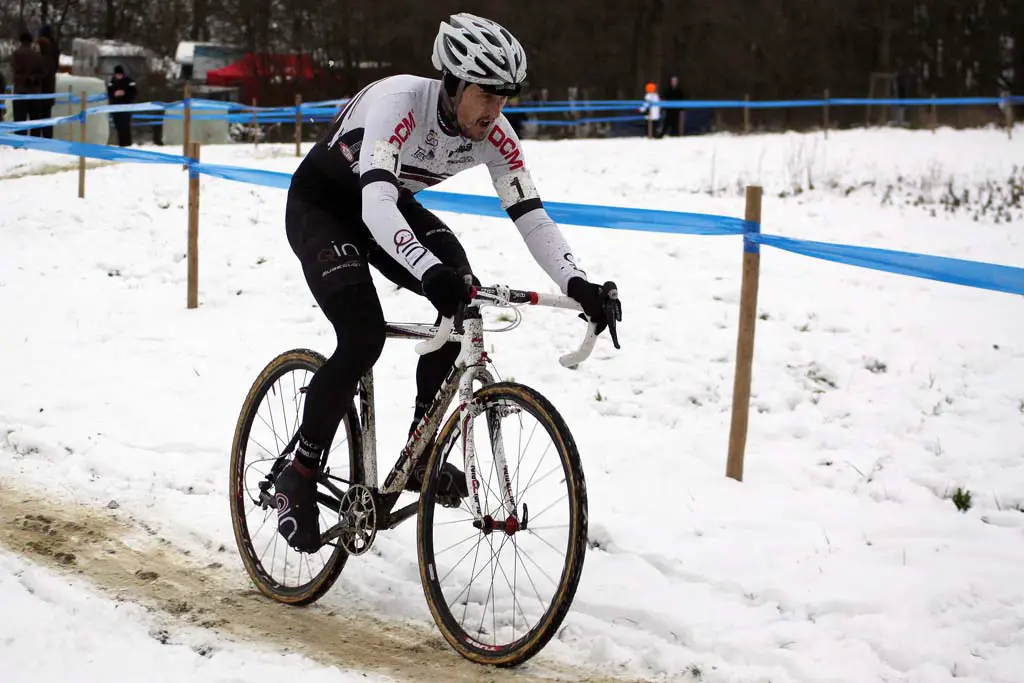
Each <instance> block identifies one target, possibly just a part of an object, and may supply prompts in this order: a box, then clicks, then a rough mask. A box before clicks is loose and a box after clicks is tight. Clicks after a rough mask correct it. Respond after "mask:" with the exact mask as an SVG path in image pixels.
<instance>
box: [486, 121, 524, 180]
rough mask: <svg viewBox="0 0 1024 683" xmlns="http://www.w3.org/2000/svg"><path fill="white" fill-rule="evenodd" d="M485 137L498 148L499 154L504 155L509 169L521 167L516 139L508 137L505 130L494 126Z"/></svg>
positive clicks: (513, 169)
mask: <svg viewBox="0 0 1024 683" xmlns="http://www.w3.org/2000/svg"><path fill="white" fill-rule="evenodd" d="M487 139H488V140H490V141H491V144H492V145H494V146H495V147H497V148H498V152H499V153H500V154H501V156H503V157H505V161H507V162H508V168H509V170H510V171H515V170H516V169H519V168H522V167H523V162H522V161H520V159H519V146H518V145H516V141H515V140H514V139H512V138H511V137H509V136H508V135H507V134H506V133H505V131H503V130H502V129H501V128H499V127H498V126H495V127H494V128H492V129H491V134H490V135H488V136H487Z"/></svg>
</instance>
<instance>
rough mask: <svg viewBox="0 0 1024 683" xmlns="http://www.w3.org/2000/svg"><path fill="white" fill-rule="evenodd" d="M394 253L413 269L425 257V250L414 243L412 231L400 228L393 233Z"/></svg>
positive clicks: (414, 237) (417, 243) (414, 238)
mask: <svg viewBox="0 0 1024 683" xmlns="http://www.w3.org/2000/svg"><path fill="white" fill-rule="evenodd" d="M395 253H397V254H400V255H401V256H402V257H403V258H404V259H405V262H406V263H408V264H409V265H410V266H411V267H413V268H415V267H416V265H417V264H418V263H419V262H420V261H421V260H422V259H423V257H424V256H426V255H427V248H426V247H424V246H423V245H422V244H420V243H419V242H417V241H416V236H415V235H414V234H412V230H409V229H408V228H402V229H401V230H399V231H398V232H396V233H395Z"/></svg>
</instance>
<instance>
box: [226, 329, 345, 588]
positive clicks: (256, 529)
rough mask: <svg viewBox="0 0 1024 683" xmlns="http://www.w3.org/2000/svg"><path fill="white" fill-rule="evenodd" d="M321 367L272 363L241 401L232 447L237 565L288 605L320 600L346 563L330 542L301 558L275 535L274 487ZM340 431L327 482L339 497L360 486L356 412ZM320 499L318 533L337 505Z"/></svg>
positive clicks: (310, 355) (297, 353) (290, 358)
mask: <svg viewBox="0 0 1024 683" xmlns="http://www.w3.org/2000/svg"><path fill="white" fill-rule="evenodd" d="M323 363H324V357H323V356H322V355H320V354H319V353H317V352H315V351H310V350H307V349H295V350H292V351H287V352H285V353H282V354H281V355H279V356H278V357H276V358H274V359H273V360H272V361H270V363H269V364H267V366H266V367H265V368H264V369H263V371H262V372H261V373H260V374H259V376H258V377H257V378H256V381H255V382H253V385H252V387H251V388H250V390H249V394H248V396H246V399H245V402H244V403H243V405H242V410H241V413H240V414H239V416H238V424H237V425H236V427H235V436H234V442H233V444H232V447H231V480H230V501H231V519H232V522H233V527H234V532H235V543H236V544H237V546H238V552H239V554H240V555H241V557H242V563H243V564H244V565H245V569H246V571H247V572H248V573H249V576H250V577H251V578H252V580H253V582H254V583H255V584H256V587H257V588H258V589H259V590H260V592H261V593H263V594H264V595H266V596H268V597H270V598H273V599H274V600H277V601H278V602H283V603H287V604H291V605H306V604H309V603H311V602H314V601H315V600H318V599H319V598H320V597H322V596H323V594H324V593H326V592H327V591H328V590H329V589H330V587H331V586H332V585H333V584H334V582H335V581H336V580H337V578H338V576H339V575H340V574H341V570H342V569H344V567H345V562H346V561H347V560H348V553H346V552H345V550H344V549H343V548H342V547H341V546H340V545H338V544H337V543H336V542H334V543H330V544H328V545H325V546H324V547H322V548H320V549H319V550H318V551H316V552H313V553H302V552H299V551H297V550H294V549H293V548H291V547H290V546H289V545H288V543H287V542H286V541H285V540H284V538H282V537H281V535H280V534H279V533H278V532H277V510H276V508H275V507H274V489H273V481H274V478H275V477H276V475H277V473H278V472H280V471H281V469H282V468H283V467H284V465H285V464H286V463H287V461H288V460H290V459H291V455H290V454H289V453H288V451H291V448H292V447H293V446H294V444H293V443H292V440H293V437H294V436H295V432H296V430H297V429H298V427H299V423H300V422H301V418H302V409H303V406H304V404H305V400H304V399H305V395H306V387H307V386H308V385H309V381H310V380H311V379H312V378H313V375H314V373H315V372H316V371H317V370H318V369H319V368H320V366H321V365H323ZM340 426H341V429H339V430H338V433H337V434H336V435H335V437H334V438H333V439H332V440H331V441H330V442H329V443H328V447H327V449H326V452H328V453H329V454H330V457H329V460H327V462H329V464H330V465H331V471H330V477H331V479H332V480H333V483H334V484H335V485H336V486H338V487H339V488H341V489H342V490H343V491H344V490H346V489H347V488H348V486H349V485H350V484H352V483H359V482H361V481H362V477H361V463H360V461H359V456H358V454H359V452H360V449H359V422H358V420H357V419H356V414H355V408H354V407H352V406H350V407H349V409H348V410H347V411H346V414H345V417H344V419H343V420H342V422H341V425H340ZM318 495H319V498H320V500H321V505H320V531H321V532H323V531H324V530H325V529H327V528H328V527H330V526H332V525H334V524H335V523H337V521H338V515H337V503H336V499H335V498H334V496H333V495H331V494H330V492H329V491H328V490H327V489H326V488H324V487H323V486H320V487H319V491H318ZM332 501H333V502H332ZM331 507H334V509H333V510H332V509H331Z"/></svg>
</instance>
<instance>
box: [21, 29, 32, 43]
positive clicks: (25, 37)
mask: <svg viewBox="0 0 1024 683" xmlns="http://www.w3.org/2000/svg"><path fill="white" fill-rule="evenodd" d="M18 40H20V41H21V44H22V45H31V44H32V34H31V33H29V32H28V31H25V32H24V33H22V34H21V36H20V37H19V38H18Z"/></svg>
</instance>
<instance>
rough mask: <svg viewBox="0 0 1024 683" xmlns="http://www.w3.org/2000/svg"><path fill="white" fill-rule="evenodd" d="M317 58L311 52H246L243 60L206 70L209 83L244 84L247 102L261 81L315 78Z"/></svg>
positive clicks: (244, 97) (243, 89) (243, 90)
mask: <svg viewBox="0 0 1024 683" xmlns="http://www.w3.org/2000/svg"><path fill="white" fill-rule="evenodd" d="M313 77H314V66H313V59H312V57H311V56H310V55H279V54H263V53H260V54H253V53H251V52H249V53H246V54H245V55H244V56H243V57H242V58H241V59H240V60H238V61H237V62H234V63H232V64H228V65H227V66H225V67H222V68H220V69H213V70H211V71H208V72H207V74H206V83H207V85H221V86H240V87H241V88H242V94H243V100H242V101H243V102H247V101H249V99H250V97H251V95H252V94H254V93H256V92H257V91H258V90H259V83H260V82H261V81H262V82H271V83H280V82H283V81H291V80H304V81H306V80H312V79H313Z"/></svg>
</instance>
